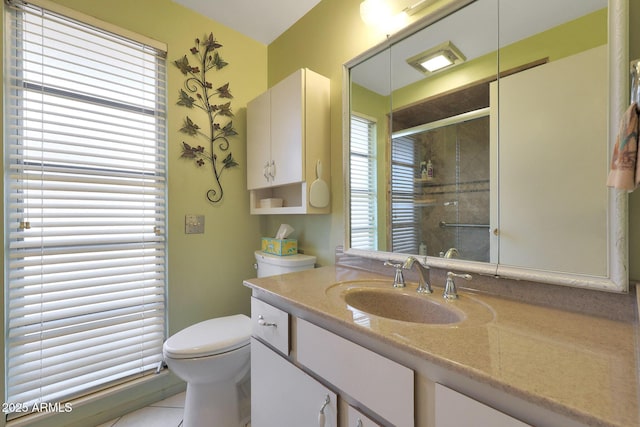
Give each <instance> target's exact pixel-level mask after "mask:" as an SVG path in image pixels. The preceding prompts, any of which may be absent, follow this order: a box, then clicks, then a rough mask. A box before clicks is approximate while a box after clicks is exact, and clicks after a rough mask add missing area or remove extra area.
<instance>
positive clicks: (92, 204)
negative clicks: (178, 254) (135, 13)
mask: <svg viewBox="0 0 640 427" xmlns="http://www.w3.org/2000/svg"><path fill="white" fill-rule="evenodd" d="M5 10H6V13H7V15H8V16H7V18H8V19H7V20H6V22H7V26H6V27H5V29H6V33H7V34H9V35H10V40H9V41H8V44H7V48H6V49H5V52H6V53H5V67H6V68H5V91H4V93H5V105H6V106H7V113H6V114H5V136H4V138H5V139H4V147H5V153H4V154H5V159H6V160H5V161H6V164H7V167H6V168H5V183H6V186H7V187H6V188H7V191H6V198H7V202H6V204H7V209H6V215H5V230H6V237H5V239H6V241H5V244H6V247H8V248H9V249H8V251H6V253H5V257H6V259H5V264H6V265H7V269H6V271H7V277H8V280H6V281H5V300H6V301H7V303H6V304H7V311H6V321H5V325H6V326H5V328H6V330H5V341H6V349H7V350H6V357H7V360H6V366H7V376H6V382H7V384H6V390H7V392H6V393H7V395H6V396H5V399H6V400H5V401H6V402H21V403H40V402H42V403H49V404H51V403H55V402H61V401H66V400H68V399H71V398H73V397H77V396H79V395H82V394H85V393H87V392H89V391H94V390H96V389H98V388H104V387H107V386H109V385H111V384H113V383H114V382H119V381H124V380H126V379H129V378H134V377H139V376H141V375H143V374H145V373H147V372H150V371H151V370H152V369H154V368H155V367H156V366H157V365H158V363H159V362H160V360H161V355H162V343H163V340H164V337H165V288H166V285H165V267H164V265H165V236H164V231H165V217H166V215H165V202H166V195H165V185H166V183H165V180H166V166H165V145H166V141H165V69H164V62H165V60H164V52H163V51H161V50H159V49H158V48H157V46H155V47H154V46H150V45H149V44H147V43H141V42H140V41H134V40H130V39H128V38H125V37H122V36H119V35H116V34H114V33H111V32H108V31H105V30H102V29H99V28H96V27H93V26H90V25H87V24H84V23H82V22H79V21H76V20H74V19H71V18H68V17H65V16H62V15H59V14H57V13H55V12H52V11H47V10H42V9H40V8H39V7H35V6H32V5H28V4H24V3H21V2H11V3H10V4H9V5H7V6H5Z"/></svg>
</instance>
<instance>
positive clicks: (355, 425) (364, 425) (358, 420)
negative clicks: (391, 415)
mask: <svg viewBox="0 0 640 427" xmlns="http://www.w3.org/2000/svg"><path fill="white" fill-rule="evenodd" d="M347 420H348V425H347V426H345V427H380V424H378V423H375V422H374V421H372V420H371V419H370V418H369V417H367V416H366V415H364V414H362V413H361V412H360V411H358V410H357V409H356V408H354V407H353V406H349V407H348V408H347Z"/></svg>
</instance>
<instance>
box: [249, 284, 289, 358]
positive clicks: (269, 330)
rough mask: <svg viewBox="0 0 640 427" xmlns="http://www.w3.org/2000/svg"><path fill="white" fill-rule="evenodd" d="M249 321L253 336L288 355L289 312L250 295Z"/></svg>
mask: <svg viewBox="0 0 640 427" xmlns="http://www.w3.org/2000/svg"><path fill="white" fill-rule="evenodd" d="M251 323H252V329H251V334H252V335H253V336H254V337H256V338H259V339H260V340H262V341H263V342H265V343H267V344H269V345H270V346H271V347H273V348H274V349H275V350H277V351H279V352H280V353H282V354H284V355H285V356H287V355H289V313H287V312H285V311H282V310H280V309H279V308H276V307H274V306H272V305H270V304H267V303H266V302H263V301H260V300H259V299H257V298H253V297H252V298H251Z"/></svg>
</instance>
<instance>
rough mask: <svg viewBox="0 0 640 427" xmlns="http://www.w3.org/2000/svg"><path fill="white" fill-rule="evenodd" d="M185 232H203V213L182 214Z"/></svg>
mask: <svg viewBox="0 0 640 427" xmlns="http://www.w3.org/2000/svg"><path fill="white" fill-rule="evenodd" d="M184 232H185V234H202V233H204V215H194V214H187V215H185V216H184Z"/></svg>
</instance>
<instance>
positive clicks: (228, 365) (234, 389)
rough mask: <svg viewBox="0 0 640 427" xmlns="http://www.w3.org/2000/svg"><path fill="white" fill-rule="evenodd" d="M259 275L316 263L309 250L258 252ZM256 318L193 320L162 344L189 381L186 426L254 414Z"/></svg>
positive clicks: (243, 420) (222, 424)
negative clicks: (253, 325) (252, 340)
mask: <svg viewBox="0 0 640 427" xmlns="http://www.w3.org/2000/svg"><path fill="white" fill-rule="evenodd" d="M255 258H256V264H255V267H256V269H257V271H258V277H265V276H272V275H276V274H284V273H291V272H294V271H300V270H307V269H311V268H313V267H314V265H315V262H316V257H314V256H310V255H302V254H297V255H289V256H282V257H281V256H276V255H270V254H267V253H264V252H262V251H256V252H255ZM250 338H251V319H250V318H249V317H247V316H245V315H244V314H236V315H233V316H225V317H218V318H215V319H209V320H205V321H203V322H200V323H196V324H195V325H191V326H189V327H187V328H185V329H183V330H181V331H179V332H178V333H176V334H174V335H172V336H171V337H169V339H167V340H166V341H165V343H164V345H163V346H162V354H163V356H164V361H165V363H166V364H167V366H168V367H169V369H170V370H171V371H172V372H173V373H174V374H176V375H177V376H178V377H180V378H181V379H183V380H184V381H186V382H187V395H186V398H185V403H184V419H183V423H182V427H206V426H215V427H244V426H245V425H247V424H248V423H249V421H250V418H251V408H250V405H251V392H250V390H251V388H250V387H251V384H250V374H249V371H250V366H251V363H250V362H251V345H250Z"/></svg>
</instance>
